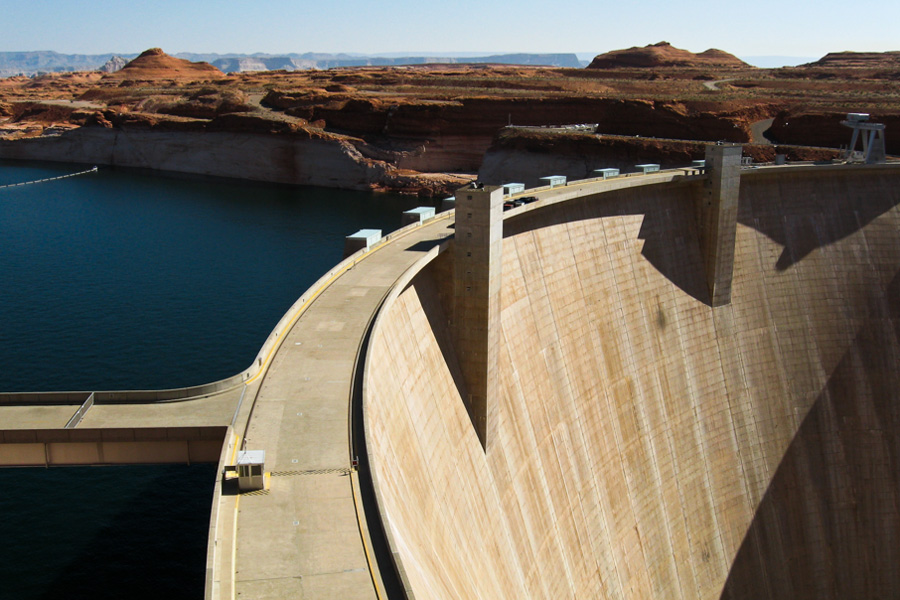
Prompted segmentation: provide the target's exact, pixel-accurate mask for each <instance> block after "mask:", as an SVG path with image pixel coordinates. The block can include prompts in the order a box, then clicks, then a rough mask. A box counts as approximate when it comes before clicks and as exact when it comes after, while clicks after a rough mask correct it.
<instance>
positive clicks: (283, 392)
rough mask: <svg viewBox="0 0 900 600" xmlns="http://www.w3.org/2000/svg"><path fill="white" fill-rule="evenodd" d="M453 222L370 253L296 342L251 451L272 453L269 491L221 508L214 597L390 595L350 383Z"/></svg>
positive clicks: (268, 388) (273, 378) (307, 321)
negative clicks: (361, 467)
mask: <svg viewBox="0 0 900 600" xmlns="http://www.w3.org/2000/svg"><path fill="white" fill-rule="evenodd" d="M448 216H449V215H448ZM451 223H452V219H449V218H446V217H444V218H440V217H439V218H438V219H435V220H434V221H432V222H430V223H426V224H425V225H423V226H421V227H415V228H412V229H410V230H404V231H403V232H400V233H398V234H397V235H396V236H395V237H394V239H393V240H392V241H391V242H390V243H387V244H384V245H383V246H381V247H379V248H375V249H373V250H371V251H369V253H367V254H366V255H365V257H364V259H363V260H362V261H361V262H360V263H359V264H357V265H356V266H353V267H352V268H348V269H347V270H345V271H343V272H339V273H338V274H336V275H335V276H334V277H333V278H332V281H331V282H330V283H327V282H326V285H325V286H323V289H322V290H321V292H320V293H318V295H317V296H316V297H315V298H314V299H313V300H311V302H310V303H309V304H308V307H307V308H306V310H305V311H304V312H303V313H302V315H301V316H300V317H299V318H298V319H297V321H296V323H295V324H294V325H293V326H292V327H291V328H290V330H289V331H288V332H287V333H286V334H285V337H284V339H283V340H282V342H281V345H280V347H279V348H278V349H277V352H276V353H275V355H274V357H273V358H272V360H271V364H270V365H269V367H268V369H267V370H266V372H265V375H264V377H263V379H262V382H261V384H260V385H259V392H258V394H257V396H256V398H255V401H254V402H253V408H252V415H251V416H250V421H249V425H248V427H247V430H246V432H247V433H246V444H245V445H244V447H245V448H246V449H247V450H265V452H266V465H265V467H266V470H267V471H269V472H271V475H272V476H271V479H270V487H269V489H268V490H266V491H261V492H253V493H249V494H240V495H238V494H235V493H234V492H233V491H231V490H229V489H228V488H227V486H226V487H225V488H224V489H225V491H224V492H223V493H222V495H221V496H220V497H219V500H218V504H217V506H214V517H213V523H212V527H213V529H214V532H215V533H214V536H213V539H214V540H215V541H214V545H213V551H212V553H213V555H212V556H211V561H210V562H211V566H212V567H213V572H212V580H211V581H210V582H209V585H208V589H207V597H208V598H216V599H219V598H221V599H226V598H236V597H242V598H254V599H268V598H348V599H353V598H367V599H368V598H381V597H384V595H383V591H382V583H381V581H380V576H379V575H378V568H377V566H375V565H374V563H373V560H374V559H373V556H372V550H371V547H370V545H369V543H368V541H367V535H368V534H367V532H366V528H365V525H364V519H365V517H364V515H363V513H362V510H361V503H360V502H361V501H360V499H359V489H358V485H357V480H356V473H355V471H353V470H352V469H351V460H352V457H351V437H350V428H351V423H350V415H351V410H350V408H351V407H350V401H351V391H352V390H351V384H352V381H353V378H354V374H355V362H356V357H357V353H358V350H359V348H360V344H361V341H362V339H363V336H364V335H365V333H366V331H367V329H368V325H369V322H370V319H371V318H372V316H373V315H374V314H375V313H376V312H377V309H378V306H379V305H380V303H381V301H382V299H383V297H384V296H385V295H386V294H387V292H388V291H389V290H390V288H391V286H393V284H394V282H395V281H396V280H397V278H398V277H399V276H400V275H401V274H402V273H403V272H404V271H405V270H406V269H407V268H409V267H410V266H411V265H412V264H414V263H415V262H416V261H417V260H418V259H419V258H421V257H422V256H424V254H425V253H426V252H427V251H428V249H430V248H431V247H432V246H434V245H435V244H436V243H439V242H440V241H442V240H444V239H445V238H447V237H449V236H450V235H451V234H452V229H450V228H449V227H448V226H449V224H451ZM236 429H237V431H238V433H240V431H241V428H240V425H238V427H237V428H236ZM234 443H235V445H232V447H231V450H230V452H231V453H232V454H233V453H234V449H235V448H236V447H238V446H237V445H238V444H239V443H240V441H239V440H235V441H234ZM231 464H233V460H232V461H231Z"/></svg>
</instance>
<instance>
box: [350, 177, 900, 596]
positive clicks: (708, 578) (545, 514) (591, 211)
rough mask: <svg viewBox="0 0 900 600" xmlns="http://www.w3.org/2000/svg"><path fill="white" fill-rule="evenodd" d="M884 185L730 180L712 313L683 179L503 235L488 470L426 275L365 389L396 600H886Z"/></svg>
mask: <svg viewBox="0 0 900 600" xmlns="http://www.w3.org/2000/svg"><path fill="white" fill-rule="evenodd" d="M898 175H900V172H898V170H897V169H896V168H883V167H882V168H875V167H868V168H866V167H859V168H856V167H845V166H841V167H819V166H815V167H806V168H784V169H760V170H756V171H748V170H745V171H743V172H742V174H741V177H740V200H739V210H738V214H737V222H738V223H737V228H736V238H735V249H734V270H733V273H734V277H733V282H732V292H731V302H730V303H727V304H725V305H722V306H716V307H713V306H711V304H712V303H711V302H710V295H709V294H710V292H709V290H708V286H707V285H706V278H705V276H704V260H703V257H702V255H701V254H702V253H701V249H700V246H699V245H698V243H697V239H698V233H699V232H698V231H697V228H698V223H697V218H696V216H695V215H696V212H695V198H696V197H697V193H698V190H697V186H698V185H700V184H699V183H698V182H696V181H685V182H682V183H677V182H672V183H664V184H659V185H644V186H640V187H631V188H624V189H618V190H614V191H610V192H607V193H603V194H597V195H592V196H586V197H582V198H579V199H576V200H569V201H567V202H562V203H559V204H551V205H548V206H541V203H538V204H535V205H534V206H533V207H528V208H530V209H531V210H528V211H522V212H521V213H517V214H509V215H507V218H506V220H505V221H504V224H503V240H502V259H501V263H502V285H501V291H500V294H499V316H498V324H499V331H498V349H497V350H498V351H497V354H498V356H497V360H496V371H495V376H496V377H497V379H498V386H497V398H496V400H497V407H496V411H497V412H496V426H495V429H494V439H493V440H492V441H491V442H490V444H489V446H488V450H487V452H485V451H484V449H483V448H482V444H481V443H480V442H479V436H478V435H477V433H476V430H475V428H473V427H472V421H471V420H470V416H469V414H468V413H467V410H466V402H465V400H464V398H465V396H464V395H463V394H461V393H460V390H461V389H463V388H464V387H465V377H464V376H463V375H462V374H461V372H460V371H461V368H460V364H459V363H460V361H459V359H458V353H457V352H455V351H454V345H453V344H454V342H453V340H454V335H453V333H452V331H451V330H450V327H448V323H449V322H450V321H451V319H452V315H451V313H452V301H451V300H450V299H449V296H450V295H451V293H452V290H450V289H449V287H448V285H447V282H449V281H451V280H452V279H453V276H452V269H453V265H452V261H451V260H449V259H447V258H446V255H447V254H448V253H445V254H441V255H439V256H437V257H435V258H434V260H431V261H430V262H428V263H427V264H420V265H419V269H418V272H417V273H416V274H415V275H414V276H412V277H411V278H410V279H409V281H408V283H407V284H405V285H404V286H403V287H402V289H395V292H394V293H393V294H392V295H391V296H390V297H389V299H388V301H387V302H386V304H385V306H384V307H383V308H382V310H381V313H380V315H379V317H378V321H377V322H376V324H375V327H374V331H373V333H372V339H371V342H370V346H369V358H368V364H367V365H366V375H365V386H366V387H365V411H366V425H367V436H366V438H367V443H368V447H369V455H370V460H371V463H372V470H373V477H374V479H375V482H376V489H377V490H378V493H379V500H380V511H381V513H382V518H383V521H384V525H385V528H386V530H387V533H388V536H389V539H390V540H391V546H392V548H393V550H394V553H395V562H396V563H397V565H398V567H399V571H400V573H401V577H402V578H403V581H404V582H405V585H406V587H407V590H408V591H410V592H411V594H410V595H414V596H415V597H416V598H570V597H573V598H659V599H668V598H729V599H730V598H735V599H737V598H851V597H853V598H888V597H896V595H897V594H898V593H900V567H898V565H900V550H898V548H900V545H898V541H900V518H898V506H900V481H898V478H900V463H898V459H900V454H898V450H900V447H898V437H897V434H898V424H900V422H898V418H900V408H898V403H897V400H898V396H900V393H898V389H900V342H898V333H900V329H898V326H900V321H898V309H900V280H898V273H900V244H898V242H900V211H898V207H897V205H898V203H900V177H898ZM458 197H459V196H457V198H458ZM459 212H460V209H459V207H457V238H458V237H459V223H460V218H461V216H460V214H459ZM457 241H458V239H457Z"/></svg>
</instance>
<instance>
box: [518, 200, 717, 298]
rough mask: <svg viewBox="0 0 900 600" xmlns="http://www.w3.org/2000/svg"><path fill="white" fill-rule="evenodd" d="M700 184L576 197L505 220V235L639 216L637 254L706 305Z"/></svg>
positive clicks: (706, 289) (706, 290)
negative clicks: (699, 232) (699, 225)
mask: <svg viewBox="0 0 900 600" xmlns="http://www.w3.org/2000/svg"><path fill="white" fill-rule="evenodd" d="M699 187H700V185H699V184H694V185H691V184H683V185H680V186H674V185H673V186H670V187H669V188H668V189H667V190H666V193H665V194H664V196H665V199H664V200H662V201H661V200H660V198H659V197H658V196H655V195H653V194H647V193H646V190H641V191H638V192H636V191H635V190H629V189H625V190H619V191H615V192H608V193H606V194H604V195H603V197H604V200H603V201H602V202H599V203H597V202H596V200H594V199H592V198H591V197H587V198H579V199H577V200H573V201H570V202H567V203H565V204H563V205H561V206H556V207H554V209H553V211H536V212H532V213H526V214H525V215H522V216H520V217H518V218H516V219H511V220H510V221H508V222H507V223H505V224H504V237H512V236H515V235H517V234H519V233H522V232H526V231H530V230H533V229H537V228H542V227H552V226H558V225H561V224H563V223H571V222H575V221H581V220H590V219H596V218H614V217H625V216H630V217H635V218H640V223H641V226H640V231H639V232H638V234H637V239H639V240H642V241H643V245H642V247H641V256H643V257H644V258H645V259H646V260H647V261H649V262H650V264H652V265H653V266H654V267H655V268H656V269H657V270H658V271H659V272H660V274H662V275H663V276H664V277H665V278H666V279H668V280H669V281H670V282H672V283H673V284H674V285H676V286H678V287H679V288H680V289H681V290H682V291H683V292H684V293H686V294H688V295H690V296H691V297H693V298H695V299H697V300H699V301H700V302H703V303H705V304H707V305H708V304H709V303H710V298H709V289H708V287H707V285H706V279H705V274H704V271H703V262H702V261H701V259H700V248H699V246H698V243H697V239H698V238H697V224H696V216H695V214H694V202H695V196H696V194H697V189H698V188H699ZM598 233H601V232H599V231H598Z"/></svg>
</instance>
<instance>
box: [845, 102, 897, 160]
mask: <svg viewBox="0 0 900 600" xmlns="http://www.w3.org/2000/svg"><path fill="white" fill-rule="evenodd" d="M841 125H843V126H845V127H849V128H850V129H852V130H853V134H852V135H851V136H850V146H848V147H847V150H846V154H845V155H844V159H845V160H846V161H847V162H862V163H865V164H867V165H871V164H877V163H883V162H885V161H886V156H885V150H884V148H885V144H884V123H872V122H870V121H869V115H868V113H848V114H847V118H846V119H845V120H843V121H841ZM860 138H861V139H862V151H858V150H857V149H856V145H857V141H858V140H859V139H860Z"/></svg>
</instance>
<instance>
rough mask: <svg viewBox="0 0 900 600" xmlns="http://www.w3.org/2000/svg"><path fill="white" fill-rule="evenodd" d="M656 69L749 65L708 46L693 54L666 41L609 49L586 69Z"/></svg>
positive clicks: (742, 66)
mask: <svg viewBox="0 0 900 600" xmlns="http://www.w3.org/2000/svg"><path fill="white" fill-rule="evenodd" d="M635 67H637V68H654V67H656V68H658V67H741V68H749V67H750V65H748V64H747V63H745V62H744V61H742V60H741V59H739V58H737V57H736V56H734V55H733V54H729V53H727V52H724V51H722V50H717V49H715V48H711V49H709V50H706V51H705V52H701V53H699V54H694V53H693V52H690V51H688V50H682V49H680V48H676V47H674V46H672V45H671V44H670V43H669V42H659V43H656V44H652V45H650V46H644V47H643V48H638V47H633V48H628V49H626V50H613V51H612V52H607V53H606V54H600V55H599V56H597V57H595V58H594V60H593V61H591V64H589V65H588V66H587V68H588V69H621V68H635Z"/></svg>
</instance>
